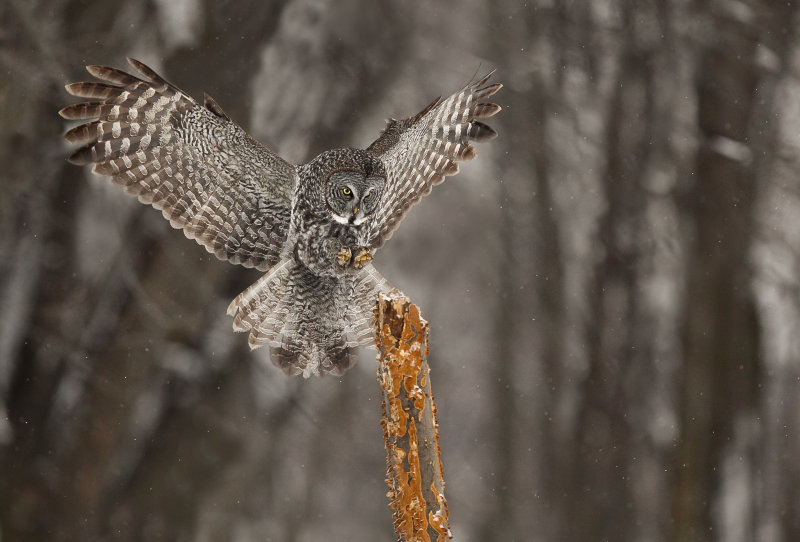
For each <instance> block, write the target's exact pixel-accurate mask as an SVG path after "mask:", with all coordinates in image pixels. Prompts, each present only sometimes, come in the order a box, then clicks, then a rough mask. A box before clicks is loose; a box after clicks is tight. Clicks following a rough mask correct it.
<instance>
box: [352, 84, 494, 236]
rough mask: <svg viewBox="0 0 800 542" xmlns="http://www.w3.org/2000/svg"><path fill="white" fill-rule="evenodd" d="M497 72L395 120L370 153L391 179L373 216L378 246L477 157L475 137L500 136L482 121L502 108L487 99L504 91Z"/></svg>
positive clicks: (368, 149) (482, 139) (370, 148)
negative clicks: (494, 78)
mask: <svg viewBox="0 0 800 542" xmlns="http://www.w3.org/2000/svg"><path fill="white" fill-rule="evenodd" d="M492 73H494V72H491V73H489V74H488V75H486V76H485V77H483V78H481V79H480V80H478V81H476V82H474V83H472V84H470V85H467V86H465V87H464V88H462V89H461V90H460V91H459V92H456V93H455V94H453V95H452V96H450V97H449V98H447V99H446V100H441V99H436V100H434V101H433V103H431V104H430V105H429V106H428V107H426V108H425V109H423V110H422V111H420V112H419V113H417V114H416V115H414V116H413V117H409V118H407V119H403V120H399V121H398V120H390V121H389V124H388V126H387V127H386V129H385V130H384V131H383V133H382V134H381V136H380V137H379V138H378V139H377V140H375V141H374V142H373V143H372V145H370V146H369V147H368V148H367V151H369V152H371V153H373V154H375V155H377V156H379V157H380V159H381V161H383V164H384V166H385V167H386V170H387V173H388V174H389V175H388V180H387V183H386V186H385V187H384V189H383V197H382V199H381V203H380V205H379V206H378V211H377V212H376V213H375V217H374V219H373V220H372V231H371V236H370V237H371V239H373V243H372V246H373V248H379V247H380V246H381V245H383V243H384V242H385V241H386V240H387V239H389V237H391V235H392V232H393V231H394V229H395V228H396V227H397V225H398V223H399V222H400V220H401V219H402V218H403V216H404V215H405V213H406V211H408V209H409V207H411V206H412V205H414V204H415V203H416V202H418V201H419V200H420V198H422V196H424V195H426V194H428V193H429V192H430V191H431V188H432V187H433V185H435V184H439V183H440V182H442V181H443V180H444V178H445V177H446V176H449V175H455V174H456V173H458V162H459V161H466V160H472V159H473V158H474V157H475V154H476V153H475V148H474V147H473V146H472V142H473V141H485V140H488V139H492V138H493V137H496V136H497V132H495V131H494V129H493V128H491V127H490V126H487V125H486V124H483V123H482V122H480V120H479V119H485V118H488V117H491V116H493V115H495V114H497V112H499V111H500V106H499V105H497V104H495V103H491V102H482V101H480V100H483V99H485V98H489V97H490V96H492V95H494V94H495V93H496V92H497V91H498V90H500V89H501V88H502V87H503V85H501V84H500V83H493V84H490V83H489V78H490V77H491V76H492Z"/></svg>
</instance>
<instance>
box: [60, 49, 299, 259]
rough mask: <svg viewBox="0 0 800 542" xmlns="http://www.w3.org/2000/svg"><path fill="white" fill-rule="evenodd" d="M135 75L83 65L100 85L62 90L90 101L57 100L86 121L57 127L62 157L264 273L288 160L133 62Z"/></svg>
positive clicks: (274, 255)
mask: <svg viewBox="0 0 800 542" xmlns="http://www.w3.org/2000/svg"><path fill="white" fill-rule="evenodd" d="M128 62H130V64H131V65H132V66H133V67H134V68H135V69H136V70H137V71H138V72H139V74H141V77H137V76H134V75H131V74H129V73H126V72H124V71H122V70H118V69H116V68H109V67H106V66H87V68H86V69H87V70H88V71H89V73H91V74H92V75H94V76H95V77H97V78H98V79H99V80H100V82H86V83H72V84H70V85H67V87H66V88H67V92H69V93H70V94H72V95H73V96H79V97H81V98H88V99H90V100H93V101H89V102H83V103H77V104H73V105H70V106H68V107H65V108H64V109H62V110H61V111H60V112H59V113H60V114H61V116H62V117H64V118H66V119H69V120H88V121H89V122H87V123H86V124H81V125H80V126H76V127H75V128H73V129H71V130H69V131H68V132H67V133H66V134H64V138H65V139H66V140H67V141H69V142H73V143H80V144H82V146H81V147H80V148H78V149H77V150H76V151H75V152H73V154H72V155H71V156H70V157H69V160H70V162H72V163H74V164H78V165H81V164H88V163H94V164H95V165H94V172H95V173H98V174H100V175H107V176H109V177H110V178H111V180H112V181H113V182H114V183H115V184H118V185H121V186H122V187H124V189H125V191H126V192H127V193H128V194H131V195H134V196H137V197H138V198H139V201H141V202H142V203H148V204H150V205H152V206H153V207H155V208H156V209H159V210H160V211H161V212H162V213H163V215H164V218H166V219H167V220H169V222H170V224H172V226H173V227H174V228H182V229H183V232H184V233H185V234H186V237H188V238H189V239H195V240H196V241H197V242H198V243H200V244H201V245H203V246H204V247H205V248H206V249H207V250H208V251H209V252H212V253H213V254H215V255H216V256H217V257H218V258H220V259H224V260H228V261H230V262H231V263H234V264H241V265H243V266H245V267H256V268H258V269H261V270H267V269H269V268H270V267H272V266H273V265H275V264H276V263H277V262H278V260H279V256H280V252H281V249H282V247H283V244H284V242H285V239H286V234H287V231H288V227H289V216H290V213H291V200H292V195H293V193H294V187H295V184H296V182H297V171H296V169H295V167H294V166H293V165H291V164H289V163H288V162H286V161H285V160H283V159H282V158H280V157H279V156H277V155H276V154H275V153H273V152H272V151H270V150H269V149H267V148H266V147H264V146H263V145H261V144H260V143H259V142H258V141H256V140H255V139H253V138H252V137H250V136H249V135H247V134H246V133H245V131H244V130H242V128H240V127H239V126H238V125H236V124H235V123H234V122H233V121H231V119H230V118H229V117H228V115H226V114H225V112H224V111H222V108H220V106H219V105H217V103H216V102H215V101H214V100H212V99H211V98H210V97H209V96H206V99H205V103H204V104H203V105H201V104H199V103H197V102H196V101H195V100H194V99H192V98H191V97H190V96H188V95H187V94H185V93H184V92H182V91H181V90H180V89H178V88H177V87H175V86H173V85H171V84H169V83H168V82H167V81H165V80H164V79H163V78H162V77H161V76H160V75H158V74H157V73H156V72H154V71H153V70H152V69H150V68H148V67H147V66H145V65H144V64H142V63H141V62H139V61H137V60H134V59H131V58H129V59H128Z"/></svg>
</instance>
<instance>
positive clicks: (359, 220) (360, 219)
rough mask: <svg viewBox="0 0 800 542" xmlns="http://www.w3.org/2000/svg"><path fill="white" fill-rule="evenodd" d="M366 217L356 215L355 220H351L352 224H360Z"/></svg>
mask: <svg viewBox="0 0 800 542" xmlns="http://www.w3.org/2000/svg"><path fill="white" fill-rule="evenodd" d="M366 219H367V217H366V216H359V217H357V218H356V219H355V220H353V224H355V225H356V226H360V225H361V224H363V223H364V221H365V220H366Z"/></svg>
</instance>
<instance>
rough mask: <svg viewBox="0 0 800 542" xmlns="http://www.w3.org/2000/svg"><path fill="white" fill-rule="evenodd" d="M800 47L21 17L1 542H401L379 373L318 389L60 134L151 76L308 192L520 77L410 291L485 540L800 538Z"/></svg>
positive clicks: (690, 7)
mask: <svg viewBox="0 0 800 542" xmlns="http://www.w3.org/2000/svg"><path fill="white" fill-rule="evenodd" d="M798 30H800V17H799V14H798V6H797V5H796V4H795V3H793V2H769V1H766V0H673V1H667V0H643V1H636V2H633V1H621V0H618V1H614V0H597V1H592V2H577V1H567V2H561V1H554V0H529V1H527V2H523V1H520V0H492V1H489V0H459V1H456V0H447V1H443V2H426V3H423V2H418V3H407V2H401V1H395V2H368V1H362V2H332V1H330V2H328V1H323V0H282V1H264V0H245V1H242V0H237V1H233V0H221V1H220V0H216V1H210V0H208V1H206V0H149V1H145V0H142V1H132V0H131V1H116V2H90V1H83V0H1V1H0V164H2V167H1V168H0V180H1V181H2V185H1V186H2V190H3V195H2V197H0V539H1V540H2V541H3V542H7V541H13V542H18V541H19V542H22V541H41V540H48V541H66V540H120V541H128V540H130V541H134V540H150V541H156V540H170V541H217V540H230V541H234V542H244V541H251V540H253V541H254V540H259V541H265V540H272V541H315V540H359V541H360V540H373V541H390V540H393V539H394V534H393V532H392V527H391V519H390V511H389V510H388V508H387V499H386V498H385V492H386V488H385V486H384V481H383V477H384V470H385V456H384V451H383V442H382V440H381V436H380V435H381V430H380V426H379V418H380V408H379V406H380V405H379V396H380V395H379V389H378V385H377V382H376V378H375V370H376V365H375V361H374V356H375V353H374V352H373V351H368V350H364V352H363V356H362V359H361V360H360V362H359V364H358V365H357V366H356V367H355V368H354V369H351V370H350V372H349V373H347V374H346V375H345V376H344V377H342V378H332V377H327V378H323V379H311V380H306V381H304V380H302V379H298V378H287V377H286V376H284V375H283V373H281V372H280V371H279V370H277V369H276V368H274V367H273V366H272V365H271V364H270V363H269V361H268V354H267V352H266V351H264V350H258V351H255V352H253V353H252V354H251V353H250V352H249V350H248V348H247V340H246V337H245V336H244V335H237V334H234V333H233V332H232V330H231V319H230V318H229V317H228V316H226V314H225V308H226V306H227V304H228V303H229V301H230V300H231V299H232V298H233V297H234V296H235V295H236V294H237V293H239V292H240V291H241V290H243V289H244V288H245V287H246V286H247V285H249V284H250V283H251V282H253V281H254V280H255V279H256V278H257V277H258V276H259V275H258V273H257V272H255V271H253V270H247V269H243V268H237V267H234V266H231V265H229V264H227V263H223V262H220V261H217V260H215V259H214V258H213V257H212V256H210V255H209V254H208V253H207V252H206V251H205V250H204V249H203V248H202V247H200V246H199V245H197V244H196V243H194V242H193V241H189V240H187V239H186V238H185V237H184V235H183V233H182V232H180V231H177V230H173V229H171V228H170V227H169V225H168V224H167V222H166V221H165V220H163V219H162V217H161V216H160V213H159V212H156V211H154V210H152V209H150V208H148V207H145V206H142V205H140V204H139V203H137V202H136V201H135V200H134V199H131V198H128V197H127V196H125V195H124V194H123V193H122V191H121V190H119V189H117V188H115V187H112V186H111V185H110V183H109V182H108V181H107V180H105V179H103V178H99V177H94V176H92V175H91V174H90V173H89V171H88V168H87V169H81V168H77V167H74V166H71V165H69V164H68V163H67V162H66V160H65V157H66V155H67V151H68V149H67V148H66V146H65V144H64V143H63V142H62V141H61V137H60V136H61V134H62V133H63V132H64V131H65V130H66V128H67V126H66V123H64V122H63V121H62V120H61V119H60V118H59V117H58V115H57V111H58V109H60V108H61V107H63V106H65V105H67V104H69V103H72V102H73V101H74V99H72V98H71V97H69V96H68V95H67V94H66V92H65V91H64V90H63V85H64V84H65V83H68V82H72V81H76V80H86V79H88V78H89V76H88V74H86V73H85V72H84V71H83V66H84V65H85V64H110V65H115V66H118V67H125V66H126V63H125V60H124V58H125V56H127V55H130V56H134V57H136V58H139V59H141V60H142V61H144V62H146V63H148V64H150V65H151V66H153V67H154V68H155V69H156V70H157V71H159V72H160V73H162V74H163V75H164V76H165V77H166V78H167V79H169V80H170V81H172V82H173V83H174V84H176V85H177V86H179V87H180V88H182V89H183V90H185V91H186V92H188V93H189V94H190V95H192V96H194V97H196V98H201V97H202V92H203V91H204V90H205V91H207V92H208V93H209V94H210V95H212V96H213V97H214V98H215V99H216V100H217V101H218V102H219V103H220V104H221V106H222V107H223V108H224V109H225V110H226V111H227V112H228V113H229V114H230V115H231V116H232V117H233V118H234V120H236V121H237V122H239V123H240V124H241V125H242V126H243V127H244V128H245V129H246V130H248V131H249V132H250V133H251V134H253V135H254V136H255V137H256V138H258V139H260V140H261V141H263V142H264V143H266V144H267V145H269V146H270V147H271V148H272V149H274V150H276V151H278V152H279V153H280V154H281V155H282V156H284V157H285V158H287V159H288V160H290V161H292V162H295V163H299V162H303V161H306V160H307V159H309V158H311V157H312V156H314V155H316V154H317V153H319V152H320V151H322V150H325V149H328V148H332V147H341V146H358V147H364V146H366V145H368V144H369V143H370V142H371V141H372V140H373V139H374V138H375V137H376V136H377V134H378V132H379V130H380V129H382V128H383V126H384V120H385V119H386V118H387V117H390V116H392V117H402V116H407V115H410V114H413V113H416V112H417V111H418V110H419V109H421V108H422V107H423V106H425V105H427V104H428V103H429V102H430V100H431V99H433V98H434V97H436V96H438V95H440V94H445V95H447V94H449V93H451V92H453V91H455V90H457V89H458V88H460V87H461V86H462V85H464V84H465V83H467V82H468V81H469V80H470V79H471V78H472V77H473V76H474V75H476V73H482V72H485V71H488V70H490V69H494V68H497V74H496V75H495V80H498V81H500V82H502V83H504V84H505V88H504V89H503V90H502V91H501V92H500V93H499V94H498V95H497V96H496V101H497V102H498V103H499V104H501V105H502V106H503V108H504V111H503V112H502V113H500V114H499V115H498V116H497V117H495V118H494V119H492V122H491V124H492V126H494V127H495V128H496V129H497V130H498V131H499V133H500V137H499V138H498V139H496V140H494V141H492V142H491V143H488V144H482V145H480V147H479V149H478V151H479V157H478V159H477V160H476V161H474V162H472V163H470V164H467V165H465V166H464V167H462V172H461V174H460V175H459V176H458V177H455V178H451V179H449V180H448V181H447V182H446V183H445V184H444V185H442V186H440V187H438V188H437V189H436V190H434V191H433V193H432V194H431V195H430V196H429V197H428V198H427V199H426V200H424V201H423V203H422V204H421V205H419V206H418V207H416V208H414V210H413V211H412V212H411V213H410V214H409V216H408V217H407V218H406V220H405V221H404V222H403V224H402V225H401V227H400V229H399V231H398V232H397V234H396V235H395V236H394V238H393V239H392V241H391V242H390V243H388V245H387V246H386V247H385V248H384V249H383V250H382V251H381V252H379V253H378V255H377V257H376V266H377V267H378V269H380V270H381V271H382V272H383V274H384V275H385V276H386V277H387V278H388V279H389V280H390V281H392V282H393V283H394V284H395V285H397V286H398V287H399V288H401V289H402V290H403V291H404V292H405V293H406V294H408V295H409V296H410V297H411V298H412V300H414V301H415V302H416V303H417V304H419V305H420V307H421V308H422V311H423V314H424V316H425V317H426V318H427V319H428V321H429V322H430V323H431V327H432V338H431V340H432V348H431V354H430V362H431V365H432V368H433V384H434V390H435V392H436V397H437V400H438V406H439V424H440V431H441V445H442V449H443V453H444V467H445V478H446V481H447V489H446V495H447V497H448V501H449V505H450V511H451V520H452V530H453V533H454V535H455V540H457V541H460V542H469V541H473V542H475V541H491V540H498V541H500V540H502V541H507V540H508V541H510V540H516V541H574V542H584V541H603V540H608V541H654V542H661V541H664V542H667V541H670V542H691V541H705V540H709V541H727V542H744V541H751V540H757V541H797V540H800V459H799V458H800V393H799V392H800V279H798V276H800V35H798Z"/></svg>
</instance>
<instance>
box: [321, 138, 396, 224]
mask: <svg viewBox="0 0 800 542" xmlns="http://www.w3.org/2000/svg"><path fill="white" fill-rule="evenodd" d="M326 155H327V156H326ZM322 157H324V158H323V163H324V164H325V165H326V166H327V168H326V169H327V171H326V172H325V173H324V174H323V195H324V198H325V205H326V206H327V208H328V211H329V212H330V213H331V217H332V218H333V219H334V220H335V221H336V222H338V223H340V224H351V225H355V226H359V225H361V224H362V223H363V222H364V221H365V220H367V218H369V216H370V215H371V214H372V213H373V212H375V209H377V208H378V204H379V203H380V200H381V196H382V195H383V189H384V186H385V185H386V169H385V168H384V166H383V163H382V162H381V161H380V159H379V158H378V157H376V156H374V155H372V154H370V153H368V152H366V151H363V150H356V149H339V150H336V151H328V152H327V153H323V154H322V155H320V157H318V158H322ZM315 161H316V160H315Z"/></svg>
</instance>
